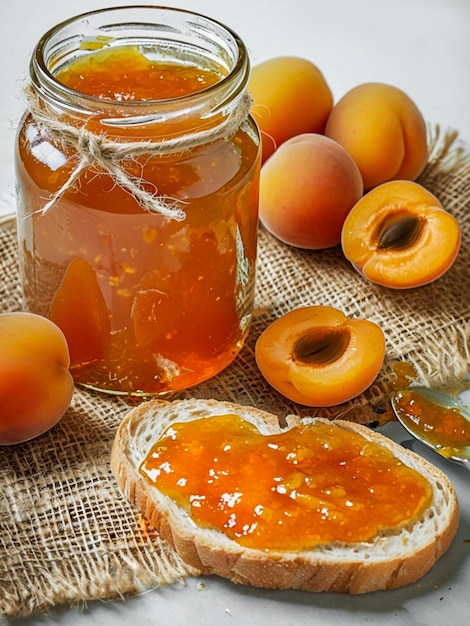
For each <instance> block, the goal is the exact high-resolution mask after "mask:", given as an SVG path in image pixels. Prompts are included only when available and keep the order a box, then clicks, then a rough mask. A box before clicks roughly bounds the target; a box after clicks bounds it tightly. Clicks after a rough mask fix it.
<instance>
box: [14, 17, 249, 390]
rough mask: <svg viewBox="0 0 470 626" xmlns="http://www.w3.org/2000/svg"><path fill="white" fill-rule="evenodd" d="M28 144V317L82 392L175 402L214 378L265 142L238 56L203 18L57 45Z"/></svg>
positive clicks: (226, 349)
mask: <svg viewBox="0 0 470 626" xmlns="http://www.w3.org/2000/svg"><path fill="white" fill-rule="evenodd" d="M30 74H31V81H30V84H29V85H27V86H26V88H25V95H26V97H27V104H28V108H27V110H26V112H25V115H24V117H23V120H22V123H21V125H20V128H19V130H18V139H17V148H16V172H17V182H18V236H19V248H20V273H21V280H22V290H23V296H24V305H25V308H26V309H28V310H30V311H33V312H36V313H39V314H41V315H45V316H47V317H49V318H50V319H52V320H53V321H54V322H55V323H56V324H57V325H58V326H59V327H60V328H62V330H63V332H64V333H65V336H66V337H67V340H68V344H69V348H70V356H71V372H72V374H73V376H74V379H75V381H76V382H77V383H78V384H80V385H84V386H87V387H89V388H92V389H96V390H100V391H103V392H109V393H116V394H131V395H147V394H163V393H168V392H171V391H176V390H180V389H185V388H189V387H192V386H194V385H196V384H198V383H200V382H202V381H204V380H206V379H208V378H210V377H212V376H214V375H215V374H217V373H218V372H220V371H221V370H222V369H223V368H225V367H226V366H227V365H228V364H229V363H230V362H231V361H232V360H233V359H234V358H235V356H236V355H237V353H238V352H239V350H240V349H241V346H242V344H243V342H244V340H245V338H246V335H247V333H248V330H249V327H250V322H251V317H252V312H253V301H254V281H255V263H256V243H257V224H258V184H259V169H260V140H259V134H258V131H257V128H256V125H255V123H254V122H253V120H252V118H251V117H250V113H249V109H250V99H249V97H248V96H247V93H246V88H247V82H248V78H249V60H248V55H247V52H246V49H245V46H244V44H243V42H242V41H241V40H240V39H239V37H238V36H237V35H236V34H235V33H234V32H233V31H231V30H230V29H229V28H227V27H226V26H224V25H222V24H220V23H218V22H215V21H214V20H211V19H209V18H207V17H204V16H201V15H198V14H195V13H191V12H188V11H182V10H177V9H171V8H164V7H123V8H118V7H116V8H111V9H104V10H98V11H93V12H91V13H87V14H84V15H80V16H78V17H74V18H72V19H70V20H68V21H66V22H63V23H61V24H59V25H58V26H56V27H54V28H52V29H51V30H50V31H49V32H47V33H46V34H45V35H44V36H43V38H42V39H41V40H40V41H39V43H38V45H37V46H36V49H35V51H34V53H33V56H32V59H31V64H30Z"/></svg>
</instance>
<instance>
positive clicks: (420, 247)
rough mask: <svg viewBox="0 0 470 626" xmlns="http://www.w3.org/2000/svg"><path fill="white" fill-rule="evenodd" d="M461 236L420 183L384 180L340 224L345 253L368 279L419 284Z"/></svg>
mask: <svg viewBox="0 0 470 626" xmlns="http://www.w3.org/2000/svg"><path fill="white" fill-rule="evenodd" d="M460 241H461V231H460V226H459V224H458V222H457V220H456V219H455V218H454V217H453V216H452V215H451V214H450V213H449V212H448V211H446V210H445V209H444V208H443V206H442V204H441V203H440V202H439V200H438V199H437V198H436V197H435V196H434V195H433V194H432V193H431V192H429V191H428V190H427V189H425V188H424V187H423V186H422V185H420V184H419V183H416V182H413V181H407V180H403V181H389V182H387V183H383V184H382V185H379V186H378V187H375V188H374V189H372V190H371V191H369V192H368V193H366V194H365V195H364V196H363V198H361V199H360V200H359V201H358V202H357V203H356V205H355V206H354V207H353V208H352V209H351V211H350V213H349V214H348V216H347V218H346V220H345V222H344V225H343V230H342V236H341V243H342V248H343V252H344V255H345V256H346V258H347V259H348V260H349V261H350V262H351V263H352V264H353V266H354V267H355V268H356V269H357V270H358V271H359V272H361V273H362V274H363V275H364V276H365V278H367V279H368V280H370V281H371V282H373V283H377V284H379V285H383V286H385V287H391V288H395V289H407V288H412V287H419V286H421V285H425V284H427V283H430V282H432V281H434V280H436V279H437V278H439V277H440V276H442V275H443V274H444V273H445V272H447V270H448V269H450V267H451V266H452V264H453V262H454V261H455V259H456V257H457V254H458V251H459V248H460Z"/></svg>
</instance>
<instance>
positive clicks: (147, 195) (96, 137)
mask: <svg viewBox="0 0 470 626" xmlns="http://www.w3.org/2000/svg"><path fill="white" fill-rule="evenodd" d="M25 96H26V101H27V105H28V109H29V112H30V114H31V116H32V117H33V119H34V121H35V122H36V124H37V125H38V126H39V127H40V128H42V129H43V130H44V131H46V133H47V134H48V135H49V137H50V138H51V139H52V140H53V141H54V142H56V143H57V144H58V145H60V146H61V147H62V148H63V149H65V148H72V149H74V151H75V153H76V155H77V157H76V158H77V163H76V165H75V167H74V168H73V169H72V171H71V173H70V175H69V177H68V178H67V180H66V181H65V183H64V184H63V185H62V186H61V187H60V188H59V189H58V190H57V191H56V192H55V193H54V194H53V195H52V196H51V198H50V199H49V201H48V202H46V204H45V205H44V206H43V207H42V209H41V211H40V212H41V213H42V214H45V213H46V212H47V211H49V210H50V209H51V208H52V207H53V206H54V205H55V204H56V203H57V201H58V200H60V198H62V196H63V195H64V193H65V192H66V191H68V190H69V189H71V188H72V187H73V186H74V185H75V184H76V182H77V181H78V179H79V177H80V175H81V174H82V172H83V171H84V170H86V169H87V168H88V167H91V166H98V167H99V168H100V169H102V170H103V171H105V172H107V173H108V174H109V175H110V176H111V178H112V179H113V181H114V182H115V183H116V184H117V185H118V186H120V187H121V188H123V189H125V190H126V191H128V192H129V193H130V194H131V196H132V197H133V198H134V199H135V200H136V202H138V204H139V205H140V206H141V207H142V208H143V209H144V210H146V211H149V212H153V213H159V214H160V215H162V216H164V217H165V218H167V219H172V220H177V221H183V220H184V219H185V217H186V213H185V211H184V208H183V206H182V205H184V204H186V203H185V202H184V201H181V200H177V199H175V198H171V197H170V196H166V195H161V194H160V193H159V192H158V189H157V188H156V187H155V185H152V187H153V191H148V190H147V189H146V188H145V182H146V181H145V180H143V179H142V178H140V177H137V176H133V175H132V174H130V173H129V172H128V171H126V168H125V163H126V161H129V160H136V159H137V157H139V156H141V155H147V156H162V155H167V154H175V153H183V152H185V151H187V150H190V149H191V148H194V147H196V146H199V145H201V144H203V143H207V142H212V141H216V140H218V139H225V140H227V139H229V138H231V137H232V136H233V135H234V134H235V133H236V132H237V130H238V129H239V128H240V126H242V124H243V123H244V122H245V121H246V120H247V118H248V116H249V114H250V108H251V98H250V96H248V95H245V96H244V97H243V98H242V100H241V102H240V103H239V105H238V106H237V107H236V108H235V109H234V110H233V111H232V112H231V113H230V114H228V115H227V116H226V117H225V118H224V119H223V121H222V122H221V123H220V124H218V125H217V126H216V127H210V128H207V129H203V130H200V131H197V132H193V133H188V134H187V135H185V136H183V137H173V138H171V139H164V140H162V141H159V142H153V141H148V140H145V141H116V140H113V139H110V138H109V137H108V136H107V135H106V133H101V134H97V133H93V132H91V131H90V130H89V129H87V128H86V127H85V125H82V126H75V125H74V124H70V123H68V122H67V121H65V120H64V119H62V118H61V117H60V115H59V114H58V113H57V112H56V111H55V110H54V109H53V108H52V107H51V106H49V105H48V104H47V103H46V102H45V101H44V100H43V99H42V98H41V97H40V95H39V94H38V93H37V92H36V90H35V89H34V88H33V86H32V85H28V86H27V87H26V88H25Z"/></svg>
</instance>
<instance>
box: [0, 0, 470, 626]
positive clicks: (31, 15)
mask: <svg viewBox="0 0 470 626" xmlns="http://www.w3.org/2000/svg"><path fill="white" fill-rule="evenodd" d="M143 1H144V0H143ZM143 1H142V2H132V0H125V1H124V2H122V1H121V2H119V1H118V0H116V1H115V2H112V0H111V1H110V2H103V1H100V0H77V1H74V2H72V1H70V0H3V1H2V2H1V7H0V59H1V62H0V78H1V81H0V85H1V96H0V148H1V149H0V214H1V213H2V212H7V211H12V210H14V168H13V150H14V141H15V131H16V127H17V125H18V122H19V120H20V117H21V113H22V110H23V101H22V95H21V90H22V86H23V85H24V84H25V82H26V81H27V77H28V62H29V57H30V55H31V53H32V51H33V48H34V46H35V44H36V42H37V41H38V39H39V37H40V36H41V35H42V34H43V33H44V32H45V31H46V30H47V29H49V28H50V27H51V26H53V25H55V24H56V23H57V22H59V21H61V20H63V19H66V18H68V17H71V16H73V15H75V14H76V13H78V12H83V11H87V10H91V9H96V8H103V7H106V6H111V5H112V4H116V5H117V4H121V5H122V4H128V5H132V4H140V3H143ZM162 4H163V2H162ZM166 4H167V5H169V6H180V7H183V8H188V9H191V10H193V11H197V12H200V13H204V14H206V15H208V16H211V17H214V18H216V19H218V20H220V21H222V22H224V23H226V24H227V25H228V26H230V27H232V28H233V29H234V30H236V31H237V32H238V34H239V35H240V36H241V37H242V39H243V40H244V41H245V43H246V45H247V47H248V49H249V52H250V55H251V60H252V63H253V64H256V63H258V62H260V61H262V60H264V59H267V58H270V57H273V56H278V55H298V56H303V57H306V58H309V59H310V60H311V61H313V62H314V63H316V64H317V65H318V67H319V68H320V69H321V70H322V72H323V74H324V75H325V78H326V79H327V81H328V83H329V85H330V87H331V89H332V91H333V93H334V96H335V99H336V100H337V99H338V98H339V97H341V96H342V95H343V94H344V93H345V92H346V91H348V90H349V89H350V88H352V87H353V86H355V85H357V84H359V83H362V82H367V81H381V82H386V83H389V84H393V85H396V86H397V87H400V88H401V89H403V90H404V91H405V92H406V93H407V94H408V95H409V96H410V97H411V98H412V99H413V100H414V101H415V102H416V104H417V105H418V107H419V108H420V110H421V112H422V113H423V116H424V117H425V119H426V121H427V122H429V123H432V124H437V123H438V124H440V125H441V126H442V127H443V128H452V129H456V130H458V131H459V133H460V137H461V140H462V142H464V144H465V145H466V146H467V147H468V146H470V0H231V1H230V2H227V1H225V0H193V1H190V0H186V1H184V0H181V1H179V2H172V1H169V2H167V3H166ZM0 279H1V277H0ZM419 451H420V452H421V453H423V454H424V455H425V456H428V458H429V454H430V453H427V452H424V451H423V449H421V448H419ZM432 458H433V461H434V462H436V459H435V457H432ZM437 464H438V465H439V466H441V467H442V468H443V469H444V470H445V471H446V472H447V473H448V474H449V476H450V477H451V480H452V481H453V483H454V485H455V488H456V490H457V493H458V495H459V496H460V497H461V500H462V514H461V527H460V531H459V535H458V537H457V540H456V543H455V544H454V546H453V548H452V550H451V551H450V553H449V554H448V555H446V558H444V559H442V560H441V562H439V563H438V565H437V566H436V567H435V568H434V569H433V570H432V571H431V573H430V574H429V575H428V576H427V577H425V579H424V580H423V581H422V582H420V583H419V584H418V585H416V584H414V585H411V586H408V587H407V588H405V589H403V590H398V591H396V592H385V593H379V594H371V595H368V596H366V597H359V598H349V597H344V596H336V595H330V594H323V595H322V594H320V595H319V594H299V593H296V592H293V593H289V592H288V593H277V594H276V593H272V592H264V591H263V590H255V589H252V588H243V587H241V586H233V585H231V584H230V583H227V582H226V581H223V580H221V579H209V580H207V581H206V589H205V590H200V589H199V588H198V587H197V585H196V582H195V581H190V582H189V583H188V586H187V587H182V586H176V587H172V588H167V589H162V590H159V591H157V592H153V593H148V594H146V595H144V596H142V597H140V598H137V599H134V600H130V601H127V602H125V603H99V602H98V603H91V604H90V606H89V607H88V608H86V607H85V608H84V609H83V610H71V611H68V610H59V611H58V612H53V613H52V614H51V616H49V617H40V618H39V617H38V618H33V619H31V620H25V621H24V622H23V621H22V622H21V624H24V625H26V624H28V626H30V625H32V624H38V625H51V624H64V625H67V626H82V624H83V625H86V624H94V625H96V626H99V625H102V626H108V625H109V626H111V625H112V626H121V625H122V626H124V625H126V626H127V625H131V624H134V623H135V624H137V623H138V624H139V625H142V626H145V625H146V624H148V625H150V624H151V625H152V626H154V625H156V626H159V625H162V626H167V625H170V626H188V625H189V624H191V625H194V626H202V625H211V626H219V624H222V625H225V624H227V626H234V625H237V626H238V625H240V626H242V625H243V626H250V625H252V624H259V626H263V625H264V624H268V623H269V624H270V625H272V626H276V625H277V626H303V625H304V624H305V625H307V624H308V625H309V626H317V625H321V626H329V625H331V626H333V625H334V626H340V625H343V624H347V625H348V626H351V625H353V624H354V625H355V624H358V625H365V624H368V625H369V624H380V625H381V626H388V625H389V624H390V625H392V626H401V625H406V626H418V625H424V624H426V626H434V625H437V624H448V623H454V624H455V626H457V625H460V624H462V623H464V622H465V621H466V618H467V617H468V615H469V614H470V594H469V589H470V587H469V578H468V572H469V558H470V554H469V552H470V546H469V545H468V544H464V543H463V540H464V539H467V540H468V539H470V521H469V518H470V510H469V505H470V503H469V500H468V484H469V483H468V478H469V474H468V472H466V471H465V470H463V469H460V468H457V467H451V466H450V465H448V464H445V463H444V462H443V463H441V462H440V461H438V462H437ZM463 496H464V497H463ZM0 497H1V496H0ZM465 553H466V554H465ZM0 593H1V586H0ZM0 624H3V622H2V620H1V618H0ZM19 624H20V622H19V623H18V626H19Z"/></svg>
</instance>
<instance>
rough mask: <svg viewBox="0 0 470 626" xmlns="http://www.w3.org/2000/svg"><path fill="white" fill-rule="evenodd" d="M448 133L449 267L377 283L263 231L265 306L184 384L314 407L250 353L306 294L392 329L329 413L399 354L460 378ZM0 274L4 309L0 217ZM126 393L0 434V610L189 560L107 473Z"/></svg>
mask: <svg viewBox="0 0 470 626" xmlns="http://www.w3.org/2000/svg"><path fill="white" fill-rule="evenodd" d="M455 139H456V137H455V134H451V135H450V136H449V134H448V133H446V134H445V136H444V134H440V133H439V129H434V130H433V133H432V142H431V143H432V151H431V157H430V162H429V165H428V167H427V169H426V171H425V172H424V173H423V175H422V176H421V178H420V182H421V183H422V184H424V185H425V186H426V187H427V188H428V189H429V190H430V191H432V192H433V193H435V194H436V195H437V197H438V198H439V199H440V200H441V201H442V203H443V204H444V206H445V207H446V208H447V209H448V210H449V211H450V212H451V213H453V214H454V215H455V216H456V217H457V219H458V220H459V222H460V224H461V227H462V232H463V241H462V247H461V251H460V253H459V256H458V258H457V260H456V262H455V264H454V265H453V267H452V268H451V270H450V271H449V272H448V273H447V274H446V275H444V276H443V277H442V278H440V279H439V280H437V281H436V282H435V283H433V284H431V285H428V286H425V287H421V288H418V289H413V290H407V291H396V290H391V289H385V288H382V287H379V286H374V285H372V284H369V283H367V282H366V281H365V280H364V279H362V278H361V276H360V275H359V274H358V273H357V272H355V270H354V269H353V268H352V267H351V266H350V264H349V263H348V262H347V261H346V260H345V259H344V257H343V256H342V253H341V250H340V249H339V248H335V249H330V250H325V251H316V252H308V251H300V250H295V249H291V248H289V247H287V246H285V245H283V244H280V243H279V242H277V241H276V240H275V239H274V238H272V237H271V236H270V235H268V234H267V233H265V232H263V230H261V232H260V240H259V263H258V278H257V307H258V311H259V313H258V315H257V316H256V318H255V320H254V323H253V327H252V330H251V333H250V336H249V339H248V341H247V343H246V346H245V348H244V349H243V351H242V353H241V354H240V355H239V357H238V358H237V359H236V361H235V362H234V363H233V364H232V365H231V366H230V367H229V368H227V369H226V370H225V371H224V372H223V373H222V374H220V375H219V376H217V377H215V378H213V379H212V380H210V381H209V382H208V383H206V384H203V385H200V386H199V387H197V388H194V389H192V390H190V391H189V392H185V393H180V394H178V397H190V396H197V397H214V398H221V399H228V400H232V401H236V402H239V403H241V404H253V405H257V406H259V407H261V408H265V409H268V410H271V411H273V412H275V413H277V414H278V415H280V416H281V417H282V416H284V415H285V414H287V413H288V412H296V413H299V414H301V415H304V414H312V413H314V412H315V411H313V410H311V409H305V408H302V407H299V406H296V405H293V404H292V403H289V402H288V401H287V400H285V399H283V398H282V397H281V396H279V394H277V393H275V392H274V391H273V390H272V389H270V387H269V386H268V385H267V384H266V383H265V382H264V380H263V379H262V377H261V376H260V374H259V372H258V370H257V368H256V364H255V361H254V344H255V341H256V338H257V337H258V336H259V334H260V332H261V331H262V330H263V329H264V328H265V327H266V326H267V325H268V323H270V322H271V321H273V320H274V319H275V318H277V317H278V316H280V315H281V314H283V313H285V312H287V311H289V310H291V309H293V308H296V307H299V306H304V305H310V304H326V305H332V306H335V307H337V308H339V309H341V310H342V311H344V312H345V313H346V314H347V315H349V316H351V317H362V318H368V319H370V320H373V321H375V322H377V323H378V324H380V326H381V327H382V329H383V330H384V332H385V335H386V340H387V356H386V361H385V363H384V367H383V369H382V372H381V374H380V375H379V377H378V379H377V381H376V384H374V385H373V387H372V388H370V389H369V390H368V391H367V392H366V393H364V394H363V395H361V396H360V397H359V398H357V399H356V400H354V401H352V402H351V403H348V404H347V405H343V406H339V407H333V409H331V411H328V412H326V414H327V415H328V416H329V417H335V416H337V415H341V416H342V417H345V418H349V419H353V420H357V421H361V422H366V423H370V422H373V421H374V420H375V419H376V418H377V410H380V407H381V405H382V404H383V403H384V402H385V401H386V397H387V385H388V383H389V381H390V378H391V376H392V369H391V364H392V363H393V362H394V361H396V360H405V361H407V362H409V363H411V364H412V365H413V366H414V367H415V369H416V371H417V374H418V381H419V382H422V383H428V384H432V385H433V386H450V387H452V386H454V384H455V383H456V381H459V380H460V379H461V378H462V377H463V376H464V375H465V373H466V371H467V367H468V362H469V351H470V345H469V338H470V310H469V309H470V308H469V273H470V249H469V244H470V155H468V154H467V153H466V152H465V151H462V149H461V148H458V147H457V142H456V140H455ZM0 277H1V283H0V303H1V305H0V306H1V310H2V311H14V310H19V309H20V308H21V297H20V291H19V287H18V268H17V242H16V229H15V223H14V220H7V221H4V222H3V223H2V224H0ZM27 392H28V390H27V389H25V393H27ZM130 406H131V404H130V402H127V401H125V400H123V399H119V398H108V397H103V396H101V395H98V394H93V393H90V392H86V391H83V390H79V389H77V390H76V393H75V395H74V398H73V402H72V405H71V407H70V409H69V410H68V411H67V413H66V415H65V416H64V418H63V419H62V420H61V422H60V423H59V424H58V425H57V426H56V427H55V428H54V429H53V430H51V431H50V432H49V433H46V434H45V435H43V436H41V437H39V438H38V439H36V440H34V441H32V442H29V443H25V444H22V445H17V446H12V447H0V494H1V495H0V613H1V612H3V614H4V615H5V616H27V615H30V614H32V613H34V612H39V611H46V610H47V609H48V608H50V607H52V606H53V605H57V604H80V603H81V602H85V601H87V600H92V599H97V598H101V599H105V598H106V599H108V598H123V597H126V596H128V595H131V594H135V593H138V592H139V591H141V590H142V589H143V588H146V587H150V586H158V585H162V584H166V583H171V582H175V581H177V580H181V579H183V578H184V577H185V576H187V575H189V574H191V573H194V572H191V571H189V570H188V568H187V567H186V566H185V565H184V564H183V563H182V562H181V561H180V559H179V558H178V557H177V556H176V555H175V554H174V552H173V551H172V550H171V549H170V548H169V547H168V546H167V545H165V544H163V543H162V542H161V541H160V540H159V538H158V536H156V535H155V533H152V531H151V530H150V529H148V528H147V527H146V525H145V522H144V520H142V519H141V518H139V515H138V514H137V513H136V512H135V511H134V510H133V508H132V507H131V506H130V505H129V504H128V503H127V501H126V500H125V499H124V498H123V497H122V496H121V495H120V493H119V491H118V489H117V487H116V484H115V481H114V479H113V476H112V474H111V472H110V469H109V453H110V448H111V444H112V441H113V437H114V434H115V431H116V428H117V426H118V424H119V422H120V420H121V418H122V417H123V415H124V414H125V413H126V411H128V409H129V407H130ZM0 410H1V407H0ZM316 413H320V414H325V411H322V412H320V411H316Z"/></svg>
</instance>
